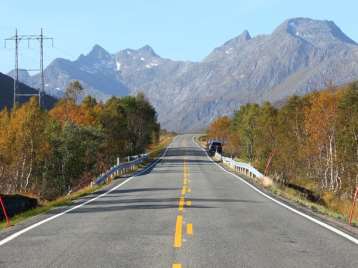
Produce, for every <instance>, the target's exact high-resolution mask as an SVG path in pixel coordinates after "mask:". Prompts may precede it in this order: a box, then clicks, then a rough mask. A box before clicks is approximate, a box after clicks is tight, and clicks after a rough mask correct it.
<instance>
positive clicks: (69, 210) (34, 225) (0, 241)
mask: <svg viewBox="0 0 358 268" xmlns="http://www.w3.org/2000/svg"><path fill="white" fill-rule="evenodd" d="M175 139H176V137H175V138H174V139H173V141H172V143H173V142H174V140H175ZM168 148H169V146H168V147H167V148H166V149H165V151H164V152H163V154H162V155H161V156H160V157H159V158H158V159H157V160H155V161H154V162H153V163H152V164H150V165H149V166H148V167H146V168H145V169H143V170H142V171H140V172H138V173H136V174H135V175H133V176H132V177H129V178H128V179H126V180H125V181H123V182H122V183H120V184H118V185H117V186H115V187H113V188H111V189H109V190H108V191H107V192H105V193H103V194H100V195H97V196H96V197H94V198H92V199H90V200H87V201H86V202H83V203H81V204H79V205H77V206H74V207H72V208H70V209H67V210H65V211H63V212H61V213H58V214H56V215H53V216H51V217H49V218H47V219H44V220H42V221H39V222H37V223H35V224H33V225H30V226H28V227H26V228H25V229H22V230H20V231H18V232H16V233H13V234H12V235H9V236H8V237H6V238H4V239H3V240H0V246H2V245H4V244H6V243H8V242H10V241H11V240H13V239H15V238H17V237H19V236H20V235H22V234H24V233H26V232H28V231H30V230H32V229H35V228H36V227H38V226H40V225H42V224H44V223H46V222H50V221H52V220H54V219H56V218H58V217H61V216H63V215H65V214H67V213H69V212H71V211H73V210H76V209H78V208H80V207H83V206H85V205H87V204H89V203H92V202H93V201H95V200H97V199H99V198H101V197H103V196H106V195H108V194H109V193H111V192H113V191H114V190H117V189H118V188H120V187H121V186H123V185H124V184H126V183H127V182H129V181H131V180H132V179H134V178H135V177H136V176H138V175H141V174H142V173H145V172H146V171H147V170H148V169H150V168H152V167H153V166H155V165H156V164H157V163H158V162H159V161H161V160H162V158H163V157H164V156H165V155H166V154H167V152H168Z"/></svg>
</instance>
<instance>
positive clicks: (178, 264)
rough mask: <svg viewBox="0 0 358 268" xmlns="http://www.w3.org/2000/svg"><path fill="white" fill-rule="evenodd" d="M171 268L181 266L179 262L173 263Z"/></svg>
mask: <svg viewBox="0 0 358 268" xmlns="http://www.w3.org/2000/svg"><path fill="white" fill-rule="evenodd" d="M172 268H181V264H180V263H173V265H172Z"/></svg>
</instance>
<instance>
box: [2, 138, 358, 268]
mask: <svg viewBox="0 0 358 268" xmlns="http://www.w3.org/2000/svg"><path fill="white" fill-rule="evenodd" d="M122 182H123V180H119V181H117V182H115V183H114V184H112V185H111V186H110V187H114V186H116V185H117V186H118V185H119V184H120V183H122ZM93 197H94V196H91V197H88V198H87V200H89V198H93ZM81 202H82V201H81ZM57 212H58V211H53V212H51V213H49V214H48V215H45V216H41V217H42V218H41V217H40V218H35V220H33V222H36V221H39V220H40V219H43V218H46V217H47V218H48V217H50V216H52V215H54V214H55V213H57ZM33 222H31V221H30V222H28V223H27V225H30V224H32V223H33ZM25 227H26V226H21V228H25ZM17 229H19V227H17V228H14V230H13V231H7V233H0V241H1V240H2V239H4V237H6V236H8V235H10V234H11V233H14V232H16V231H18V230H17ZM0 267H177V268H179V267H183V268H185V267H275V268H277V267H300V268H302V267H355V268H357V267H358V246H357V245H355V244H354V243H352V242H350V241H348V240H347V239H345V238H343V237H341V236H339V235H337V234H335V233H333V232H331V231H329V230H327V229H325V228H322V227H321V226H319V225H317V224H315V223H313V222H311V221H309V220H307V219H305V218H303V217H302V216H299V215H297V214H295V213H293V212H292V211H289V210H288V209H286V208H283V207H281V206H279V205H278V204H276V203H274V202H273V201H271V200H269V199H267V198H266V197H264V196H262V195H260V194H258V193H257V192H255V191H254V190H253V189H251V188H250V187H248V186H247V185H246V184H245V183H243V182H242V181H240V180H238V179H236V178H235V177H233V176H232V175H230V174H227V173H225V172H223V171H222V170H221V169H220V168H219V167H218V166H217V165H215V164H214V163H213V162H211V161H210V160H209V159H208V158H207V157H206V155H205V153H204V152H203V151H202V150H201V149H200V148H198V146H197V145H196V144H194V143H193V141H192V136H191V135H181V136H178V137H177V138H176V139H175V141H174V142H173V143H172V145H171V146H170V148H169V149H168V151H167V154H166V156H165V157H164V158H163V160H162V161H161V162H159V163H158V164H157V165H156V166H155V167H154V168H153V169H152V170H150V171H148V172H146V173H145V174H142V175H140V176H137V177H134V178H133V179H131V180H130V181H127V182H126V183H125V184H123V185H122V186H120V187H118V188H117V189H115V190H113V191H112V192H110V193H108V194H107V195H105V196H102V197H101V198H98V199H96V200H94V201H92V202H90V203H88V204H86V205H84V206H82V207H80V208H77V209H75V210H72V211H70V212H68V213H66V214H64V215H61V216H59V217H57V218H56V219H53V220H51V221H49V222H46V223H44V224H42V225H40V226H37V227H36V228H33V229H31V230H29V231H28V232H25V233H23V234H21V235H20V236H18V237H16V238H14V239H13V240H11V241H8V242H7V243H5V244H3V245H2V246H0Z"/></svg>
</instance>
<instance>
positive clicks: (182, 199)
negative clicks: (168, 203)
mask: <svg viewBox="0 0 358 268" xmlns="http://www.w3.org/2000/svg"><path fill="white" fill-rule="evenodd" d="M184 203H185V199H184V197H180V199H179V211H183V209H184Z"/></svg>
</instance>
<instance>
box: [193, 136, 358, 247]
mask: <svg viewBox="0 0 358 268" xmlns="http://www.w3.org/2000/svg"><path fill="white" fill-rule="evenodd" d="M192 141H193V143H194V144H196V145H197V146H198V147H199V148H200V149H201V150H202V151H204V152H205V153H206V157H207V158H208V159H209V160H210V161H211V162H213V163H214V164H216V165H217V166H218V167H219V168H221V169H222V170H223V171H224V172H226V173H228V174H230V175H232V176H234V177H235V178H236V179H238V180H240V181H242V182H243V183H245V184H246V185H247V186H249V187H250V188H252V189H253V190H254V191H256V192H257V193H259V194H261V195H263V196H264V197H266V198H268V199H270V200H271V201H273V202H275V203H276V204H278V205H280V206H282V207H284V208H287V209H288V210H290V211H292V212H293V213H296V214H298V215H300V216H302V217H304V218H306V219H307V220H309V221H311V222H314V223H316V224H318V225H320V226H321V227H323V228H325V229H327V230H329V231H331V232H333V233H335V234H337V235H339V236H341V237H344V238H346V239H348V240H349V241H351V242H353V243H354V244H356V245H358V239H357V238H355V237H353V236H351V235H349V234H347V233H345V232H343V231H341V230H339V229H337V228H335V227H333V226H331V225H329V224H327V223H324V222H322V221H320V220H317V219H315V218H313V217H311V216H308V215H307V214H305V213H303V212H301V211H299V210H297V209H294V208H292V207H290V206H288V205H286V204H284V203H282V202H281V201H278V200H276V199H275V198H273V197H271V196H269V195H267V194H265V193H264V192H262V191H261V190H259V189H258V188H256V187H255V186H253V185H252V184H251V183H249V182H247V181H246V180H244V179H243V178H241V177H240V176H238V175H236V174H234V173H232V172H230V171H228V170H226V169H225V168H223V167H222V166H220V165H219V164H218V163H216V162H215V161H214V160H212V159H211V158H210V157H209V156H208V154H207V152H206V151H205V150H204V149H203V148H202V147H201V146H200V145H199V144H198V143H197V142H196V141H195V140H194V136H193V137H192Z"/></svg>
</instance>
